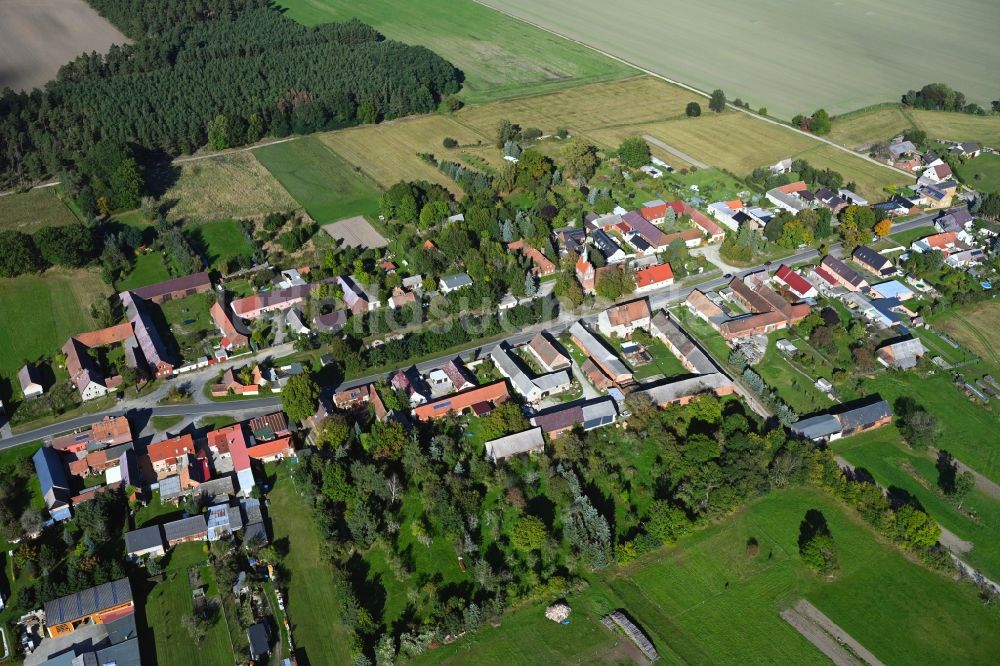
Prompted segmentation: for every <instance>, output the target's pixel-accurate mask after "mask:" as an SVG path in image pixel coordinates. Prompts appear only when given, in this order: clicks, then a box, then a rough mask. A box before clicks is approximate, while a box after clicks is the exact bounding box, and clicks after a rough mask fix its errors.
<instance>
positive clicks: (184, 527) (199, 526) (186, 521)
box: [163, 514, 208, 543]
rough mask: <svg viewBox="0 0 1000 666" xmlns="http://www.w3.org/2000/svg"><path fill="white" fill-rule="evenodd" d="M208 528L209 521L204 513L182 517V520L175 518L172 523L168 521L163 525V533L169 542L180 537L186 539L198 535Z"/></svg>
mask: <svg viewBox="0 0 1000 666" xmlns="http://www.w3.org/2000/svg"><path fill="white" fill-rule="evenodd" d="M207 530H208V523H207V522H206V520H205V516H204V514H199V515H197V516H191V517H190V518H181V519H180V520H175V521H173V522H172V523H167V524H166V525H164V526H163V534H164V536H165V537H166V539H167V542H168V543H169V542H171V541H176V540H178V539H186V538H188V537H192V536H196V535H198V534H202V533H204V532H206V531H207Z"/></svg>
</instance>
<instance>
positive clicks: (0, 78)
mask: <svg viewBox="0 0 1000 666" xmlns="http://www.w3.org/2000/svg"><path fill="white" fill-rule="evenodd" d="M127 41H128V39H127V38H126V37H125V36H124V35H123V34H122V33H120V32H118V30H117V28H115V27H114V26H113V25H111V24H110V23H108V22H107V21H106V20H104V19H103V18H101V16H100V15H99V14H98V13H97V12H96V11H94V10H93V8H92V7H91V6H90V5H88V4H87V3H86V2H84V0H0V90H2V89H4V88H13V89H14V90H27V89H30V88H35V87H41V86H42V85H44V84H45V82H46V81H48V80H50V79H52V78H53V77H55V75H56V72H58V71H59V68H60V67H62V66H63V65H65V64H66V63H68V62H69V61H70V60H72V59H73V58H75V57H76V56H78V55H80V54H81V53H87V52H90V51H98V52H100V53H103V52H104V51H107V50H108V47H109V46H111V45H112V44H124V43H126V42H127Z"/></svg>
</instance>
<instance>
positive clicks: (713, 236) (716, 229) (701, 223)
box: [667, 199, 726, 245]
mask: <svg viewBox="0 0 1000 666" xmlns="http://www.w3.org/2000/svg"><path fill="white" fill-rule="evenodd" d="M667 206H669V207H670V208H672V209H673V210H674V214H675V215H676V216H677V218H678V219H679V218H680V217H681V216H682V215H687V216H688V217H689V218H690V219H691V225H692V226H693V227H694V229H695V230H696V231H698V232H699V234H704V235H705V236H707V237H708V242H709V243H721V242H722V239H723V238H725V237H726V232H725V231H724V230H723V229H722V227H720V226H719V225H717V224H716V223H715V222H712V220H710V219H709V218H708V216H706V215H705V214H704V213H702V212H701V211H700V210H698V209H697V208H695V207H693V206H691V205H689V204H688V203H687V202H686V201H682V200H680V199H677V200H675V201H671V202H670V203H669V204H667ZM667 244H668V245H669V244H670V242H669V241H667Z"/></svg>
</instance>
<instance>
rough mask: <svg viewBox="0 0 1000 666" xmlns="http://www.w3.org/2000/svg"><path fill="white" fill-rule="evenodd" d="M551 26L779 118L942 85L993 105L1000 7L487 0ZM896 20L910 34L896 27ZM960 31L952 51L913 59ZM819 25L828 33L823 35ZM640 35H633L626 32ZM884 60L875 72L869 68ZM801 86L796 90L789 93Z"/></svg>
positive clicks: (902, 0) (972, 0)
mask: <svg viewBox="0 0 1000 666" xmlns="http://www.w3.org/2000/svg"><path fill="white" fill-rule="evenodd" d="M484 1H485V2H486V4H488V5H490V6H492V7H496V8H498V9H501V10H503V11H506V12H510V13H512V14H514V15H516V16H518V17H520V18H523V19H525V20H526V21H529V22H531V23H534V24H536V25H539V26H541V27H544V28H548V29H550V30H553V31H555V32H557V33H559V34H562V35H565V36H567V37H569V38H570V39H575V40H578V41H580V42H582V43H584V44H587V45H589V46H593V47H594V48H597V49H601V50H603V51H606V52H608V53H610V54H612V55H615V56H618V57H620V58H622V59H624V60H626V61H628V62H630V63H634V64H636V65H638V66H641V67H644V68H646V69H648V70H650V71H653V72H656V73H658V74H661V75H663V76H666V77H669V78H672V79H675V80H678V81H682V82H684V83H686V84H689V85H691V86H694V87H695V88H698V89H699V90H704V91H711V90H714V89H716V88H722V89H723V90H725V91H726V93H728V97H729V98H730V99H734V98H737V97H741V98H743V99H744V100H747V101H749V102H750V104H751V105H752V106H753V107H754V108H757V107H759V106H766V107H767V108H768V109H769V110H770V112H771V113H772V114H774V115H776V116H779V117H782V118H786V119H787V118H791V117H792V116H793V115H795V114H796V113H809V112H811V111H813V110H814V109H817V108H819V107H823V108H825V109H826V110H827V111H829V112H830V113H833V114H836V113H843V112H846V111H851V110H854V109H858V108H861V107H865V106H869V105H871V104H878V103H881V102H890V101H897V100H898V99H899V97H900V95H902V94H903V93H904V92H906V90H907V89H908V88H919V87H920V86H921V85H923V84H924V83H928V82H931V81H947V82H948V83H949V84H950V85H952V86H953V87H954V88H955V89H956V90H961V91H963V92H964V93H965V94H967V95H968V96H969V98H970V100H971V101H977V102H980V103H982V104H985V105H988V103H989V101H990V100H993V99H995V98H996V87H997V86H996V83H997V75H996V71H995V69H996V68H995V67H994V65H991V64H990V63H996V62H998V61H1000V43H998V42H997V40H995V39H994V38H993V32H992V30H993V27H994V26H996V25H998V24H1000V6H998V5H997V4H996V3H993V2H990V1H989V0H961V2H960V3H959V4H958V5H948V6H945V5H940V4H937V3H934V2H931V1H930V0H922V1H921V2H919V3H917V4H914V3H913V2H907V1H906V0H885V1H884V2H880V3H878V4H876V5H873V4H872V3H870V2H865V1H864V0H846V1H845V2H842V3H840V4H836V3H828V4H819V5H817V4H815V3H804V4H798V5H794V4H793V5H788V4H787V3H780V2H775V1H774V0H710V1H709V2H698V3H674V2H659V3H651V2H648V0H621V1H620V2H616V3H613V4H609V3H607V2H603V1H602V0H577V1H576V2H569V1H568V0H484ZM901 15H906V16H908V19H907V22H906V30H905V31H896V30H895V28H896V26H897V25H898V20H899V17H900V16H901ZM942 25H948V26H949V30H950V31H953V32H952V33H951V34H952V35H953V37H954V38H953V40H952V41H951V42H950V46H949V48H948V49H946V51H947V52H946V53H943V54H941V56H940V57H934V58H933V59H919V58H912V57H909V56H908V54H909V53H912V49H913V45H914V44H920V43H935V41H937V40H938V39H939V36H940V29H941V26H942ZM816 26H823V30H821V31H817V30H815V29H814V28H815V27H816ZM626 35H628V36H633V37H634V36H639V35H641V37H640V38H626V37H624V36H626ZM873 61H877V62H880V63H884V64H885V65H886V66H884V67H872V66H871V63H872V62H873ZM789 81H795V85H789V84H788V82H789Z"/></svg>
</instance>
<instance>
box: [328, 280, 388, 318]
mask: <svg viewBox="0 0 1000 666" xmlns="http://www.w3.org/2000/svg"><path fill="white" fill-rule="evenodd" d="M337 284H338V285H339V286H340V289H341V290H342V291H343V292H344V303H346V304H347V308H348V309H349V310H350V311H351V313H352V314H355V315H359V314H364V313H366V312H371V311H372V310H374V309H376V308H377V307H378V306H379V304H380V303H379V300H378V296H377V295H372V294H371V293H370V292H369V291H368V290H367V289H365V287H364V286H362V285H361V284H360V283H358V281H357V280H355V279H354V277H353V276H351V275H339V276H337Z"/></svg>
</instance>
